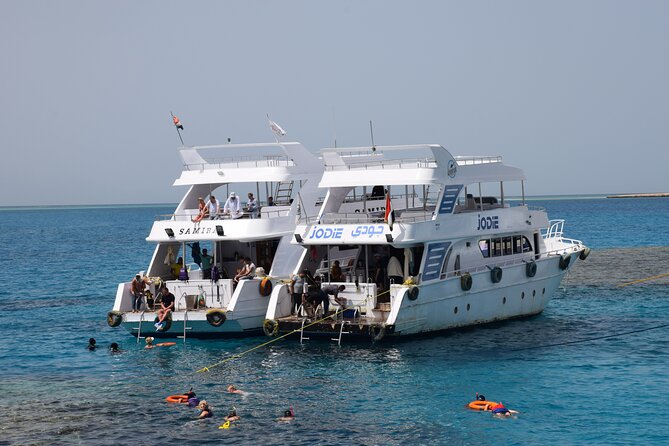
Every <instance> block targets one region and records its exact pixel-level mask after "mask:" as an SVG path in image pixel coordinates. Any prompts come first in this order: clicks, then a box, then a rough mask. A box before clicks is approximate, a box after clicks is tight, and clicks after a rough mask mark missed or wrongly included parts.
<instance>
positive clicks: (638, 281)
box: [618, 273, 669, 288]
mask: <svg viewBox="0 0 669 446" xmlns="http://www.w3.org/2000/svg"><path fill="white" fill-rule="evenodd" d="M666 276H669V273H665V274H659V275H657V276H651V277H646V278H645V279H639V280H634V281H632V282H626V283H621V284H620V285H618V288H622V287H624V286H627V285H634V284H637V283H641V282H646V281H648V280H655V279H659V278H661V277H666Z"/></svg>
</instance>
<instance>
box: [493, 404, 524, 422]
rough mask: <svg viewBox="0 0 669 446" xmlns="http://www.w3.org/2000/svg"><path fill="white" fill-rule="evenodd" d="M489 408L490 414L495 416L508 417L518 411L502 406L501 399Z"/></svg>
mask: <svg viewBox="0 0 669 446" xmlns="http://www.w3.org/2000/svg"><path fill="white" fill-rule="evenodd" d="M490 410H491V411H492V415H493V416H494V417H497V418H508V417H510V416H512V415H516V414H517V413H518V411H517V410H511V409H507V408H506V407H504V404H503V403H502V402H501V401H500V402H499V403H497V404H495V405H494V406H492V407H491V408H490Z"/></svg>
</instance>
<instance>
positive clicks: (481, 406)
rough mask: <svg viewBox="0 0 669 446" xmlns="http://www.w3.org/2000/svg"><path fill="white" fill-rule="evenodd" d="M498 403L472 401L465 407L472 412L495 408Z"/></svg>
mask: <svg viewBox="0 0 669 446" xmlns="http://www.w3.org/2000/svg"><path fill="white" fill-rule="evenodd" d="M497 404H498V403H496V402H494V401H478V400H477V401H472V402H471V403H469V404H468V405H467V406H469V408H470V409H474V410H490V408H492V407H493V406H496V405H497Z"/></svg>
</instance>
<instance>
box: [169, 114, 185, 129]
mask: <svg viewBox="0 0 669 446" xmlns="http://www.w3.org/2000/svg"><path fill="white" fill-rule="evenodd" d="M172 121H174V125H175V126H176V128H177V129H179V130H183V129H184V126H183V125H181V121H179V118H177V117H176V116H174V115H172Z"/></svg>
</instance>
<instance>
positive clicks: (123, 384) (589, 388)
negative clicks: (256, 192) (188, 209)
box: [0, 199, 669, 445]
mask: <svg viewBox="0 0 669 446" xmlns="http://www.w3.org/2000/svg"><path fill="white" fill-rule="evenodd" d="M531 204H532V205H534V206H543V207H546V208H547V209H548V211H549V216H550V217H551V218H564V219H566V220H567V223H566V226H565V233H566V235H567V236H569V237H573V238H577V239H582V240H583V241H584V242H586V243H587V244H588V245H589V246H591V247H593V248H595V250H600V249H602V250H603V249H605V248H617V247H650V246H669V199H620V200H613V199H588V200H582V199H568V200H546V201H534V202H532V203H531ZM172 209H173V207H172V206H165V207H160V206H151V207H125V208H123V207H104V208H56V209H33V210H30V209H27V210H26V209H23V210H3V211H0V270H1V271H4V274H3V285H4V286H3V287H2V288H0V339H2V342H0V373H1V374H2V375H1V378H0V393H1V394H2V395H3V399H2V403H1V404H0V444H45V445H46V444H49V445H50V444H110V445H111V444H130V443H133V444H158V443H165V442H167V441H176V442H179V443H185V442H188V443H193V444H207V443H211V444H218V443H224V442H225V443H236V444H254V445H255V444H277V445H288V444H332V445H334V444H382V445H385V444H397V445H404V444H435V445H438V444H454V445H469V444H493V443H496V444H500V443H501V444H507V445H512V444H523V445H527V444H536V445H539V444H547V443H549V442H557V443H559V444H650V443H658V444H663V443H666V441H667V422H666V415H665V414H664V412H666V410H665V409H664V407H663V405H662V401H663V396H664V394H665V393H666V389H668V388H669V374H668V373H667V367H668V366H669V341H668V340H667V339H669V336H668V334H669V328H667V327H665V328H660V329H656V330H650V331H644V332H640V333H636V334H634V335H626V336H620V337H614V338H608V339H601V340H596V341H592V342H584V343H577V344H571V345H561V346H547V347H542V346H545V345H549V344H557V343H565V342H569V341H574V340H580V339H586V338H592V337H599V336H607V335H611V334H615V333H622V332H628V331H632V330H637V329H644V328H649V327H657V326H661V325H664V324H669V296H668V294H669V293H668V292H667V286H666V284H665V285H662V284H661V283H660V284H658V283H656V282H652V281H651V282H647V283H644V284H639V285H636V286H629V287H624V288H617V287H615V286H610V285H604V284H603V285H601V286H579V284H578V283H574V281H573V280H570V281H569V282H568V285H567V286H566V288H565V289H564V290H561V291H559V292H558V294H557V295H556V296H555V297H554V299H553V300H552V301H551V302H550V304H549V305H548V307H547V309H546V310H545V311H544V313H543V314H541V315H539V316H537V317H534V318H530V319H524V320H517V321H511V322H506V323H502V324H497V325H494V326H485V327H479V328H476V329H471V330H465V331H459V332H453V333H449V334H444V335H439V336H434V337H429V338H425V339H414V340H408V341H401V342H395V343H392V344H378V345H371V344H353V345H350V344H344V345H343V346H342V347H337V346H336V345H334V344H328V343H327V342H309V343H307V344H305V345H304V346H300V345H299V342H297V341H289V340H285V341H280V342H277V343H274V344H272V345H271V346H268V347H263V348H260V349H258V350H256V351H254V352H252V353H249V354H247V355H245V356H243V357H242V358H241V359H238V360H235V361H231V362H228V363H226V364H224V365H222V366H220V367H216V368H213V369H211V371H210V372H208V373H195V370H197V369H199V368H201V367H203V366H207V365H210V364H213V363H216V362H218V361H220V360H221V359H223V358H225V357H226V356H227V355H230V354H232V353H239V352H242V351H245V350H247V349H249V348H251V347H253V346H256V345H258V344H259V343H261V342H264V341H265V340H266V339H267V338H262V337H259V338H248V339H241V340H239V339H238V340H215V341H198V340H188V342H187V343H186V344H185V345H183V344H179V345H178V346H176V347H170V348H157V349H154V350H144V349H143V348H141V347H143V346H142V345H141V344H140V345H139V346H138V344H137V343H136V342H135V340H134V338H132V337H130V336H129V335H128V334H127V333H126V332H125V331H123V330H122V329H112V328H109V327H108V326H107V325H106V322H105V315H106V312H107V311H108V310H109V309H110V307H111V305H112V303H113V299H114V294H115V290H116V285H117V283H118V282H121V281H125V280H128V278H129V277H131V276H132V275H133V274H134V273H135V272H136V271H137V270H139V269H144V268H145V267H146V266H147V264H148V261H149V258H150V256H151V254H152V246H151V245H150V244H148V243H146V242H145V241H144V238H145V237H146V235H147V234H148V230H149V228H150V225H151V223H152V221H153V219H154V217H155V215H157V214H162V213H169V212H171V210H172ZM586 262H587V261H586ZM613 267H615V265H612V268H613ZM661 269H662V270H663V271H664V272H669V264H667V265H664V266H663V268H661ZM665 283H666V282H665ZM91 336H92V337H95V338H96V339H97V340H98V344H99V345H100V347H101V348H100V349H99V350H98V351H95V352H89V351H87V350H86V348H85V346H86V343H87V340H88V338H89V337H91ZM111 342H118V343H119V344H120V345H121V348H122V349H123V350H124V352H123V353H122V354H120V355H110V354H109V353H108V352H107V350H106V347H108V345H109V344H110V343H111ZM229 383H235V384H236V385H237V386H238V387H240V388H242V389H244V390H246V391H248V392H251V394H250V395H249V396H247V397H239V396H237V395H230V394H227V393H226V392H225V387H226V386H227V384H229ZM191 386H192V387H194V389H195V391H196V392H197V393H198V395H199V396H202V397H204V398H206V399H207V401H209V402H210V403H211V404H212V405H213V406H214V413H215V417H214V418H213V419H211V420H206V421H194V416H195V414H196V412H195V411H193V410H189V409H186V408H184V407H182V406H175V405H168V404H167V403H165V402H164V397H165V396H167V395H169V394H173V393H180V392H181V391H183V390H186V389H188V388H189V387H191ZM477 391H478V392H481V393H484V394H485V395H486V396H487V397H488V399H492V400H502V401H503V402H504V403H505V404H506V405H507V406H508V407H510V408H513V409H517V410H519V411H520V412H521V413H520V415H519V416H518V418H517V419H506V420H499V419H494V418H492V417H491V416H490V415H489V414H488V413H477V412H472V411H470V410H467V409H465V405H466V403H467V402H469V401H470V400H472V399H473V396H474V393H475V392H477ZM232 405H234V406H236V408H237V410H238V413H239V414H240V415H241V416H242V421H241V422H239V423H238V424H237V425H235V426H234V427H233V428H232V429H231V430H219V429H217V426H218V425H219V424H221V423H222V421H221V418H222V416H223V415H224V413H226V412H227V411H228V410H229V408H230V407H231V406H232ZM290 405H292V406H293V407H294V408H295V411H296V413H297V418H296V420H295V421H294V422H293V423H290V424H284V425H281V424H277V423H276V422H275V421H274V419H275V418H276V417H278V416H280V414H281V412H282V411H283V410H284V409H285V408H287V407H288V406H290Z"/></svg>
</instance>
